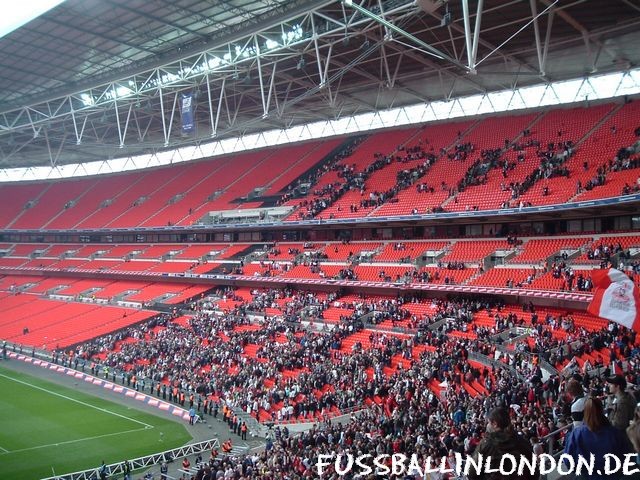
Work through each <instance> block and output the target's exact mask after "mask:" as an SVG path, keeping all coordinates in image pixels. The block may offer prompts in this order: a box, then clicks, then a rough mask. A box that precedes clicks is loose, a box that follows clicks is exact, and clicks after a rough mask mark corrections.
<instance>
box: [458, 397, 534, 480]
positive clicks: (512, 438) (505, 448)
mask: <svg viewBox="0 0 640 480" xmlns="http://www.w3.org/2000/svg"><path fill="white" fill-rule="evenodd" d="M488 418H489V421H488V423H487V432H486V434H485V437H484V438H483V439H482V440H481V441H480V444H479V445H478V447H477V448H476V451H475V453H474V455H475V456H476V457H477V456H478V455H479V454H482V455H483V456H484V457H485V458H486V457H487V456H491V458H492V459H494V462H495V461H496V459H498V458H500V457H501V456H502V455H505V454H512V455H514V456H515V457H516V458H519V456H520V455H523V456H525V457H528V458H529V460H531V457H532V455H533V448H532V446H531V444H530V443H529V442H528V441H527V440H525V439H524V438H522V437H520V436H519V435H518V434H517V433H516V432H515V431H514V429H513V426H512V425H511V419H510V418H509V410H507V409H506V408H505V407H497V408H494V409H493V410H491V412H490V413H489V417H488ZM469 478H470V479H471V480H479V479H482V480H502V479H503V476H502V475H500V474H499V473H485V472H480V475H477V474H476V472H475V471H474V470H473V469H472V471H471V472H470V474H469ZM518 478H522V479H524V480H537V479H538V475H531V473H530V472H528V471H527V469H525V472H524V475H523V476H522V477H518Z"/></svg>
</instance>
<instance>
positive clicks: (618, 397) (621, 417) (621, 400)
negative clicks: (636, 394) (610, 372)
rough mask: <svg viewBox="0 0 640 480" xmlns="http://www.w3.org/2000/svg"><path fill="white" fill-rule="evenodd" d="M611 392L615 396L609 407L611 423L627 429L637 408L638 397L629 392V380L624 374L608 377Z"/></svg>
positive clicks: (621, 428)
mask: <svg viewBox="0 0 640 480" xmlns="http://www.w3.org/2000/svg"><path fill="white" fill-rule="evenodd" d="M607 383H608V384H609V393H610V394H611V395H613V396H614V397H615V398H613V399H612V405H611V407H610V408H609V420H610V421H611V424H612V425H613V426H614V427H616V428H618V429H620V430H626V429H627V427H628V426H629V424H630V422H631V421H632V420H633V416H634V413H635V410H636V404H637V402H636V399H635V398H633V395H631V394H630V393H629V392H627V381H626V380H625V378H624V377H623V376H622V375H614V376H612V377H608V378H607Z"/></svg>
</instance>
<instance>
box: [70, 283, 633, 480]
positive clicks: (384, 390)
mask: <svg viewBox="0 0 640 480" xmlns="http://www.w3.org/2000/svg"><path fill="white" fill-rule="evenodd" d="M219 294H220V295H221V296H222V297H225V298H227V299H234V300H238V301H240V300H241V297H239V296H235V295H234V293H233V291H232V290H230V289H227V290H224V291H220V292H219ZM283 298H286V299H287V304H288V305H291V306H292V307H293V309H292V312H293V311H295V310H299V311H302V310H305V309H307V308H308V307H310V306H312V307H314V308H315V310H314V312H315V314H316V315H317V316H318V318H321V312H322V311H323V310H324V309H326V308H328V307H330V306H340V307H341V308H348V309H350V310H351V312H352V314H351V315H348V316H347V315H345V316H343V317H342V318H341V319H340V323H339V324H338V325H335V326H333V327H332V328H331V329H329V328H326V327H325V328H321V329H320V330H319V331H315V332H313V331H310V330H307V329H305V328H303V326H302V324H301V323H300V319H301V317H300V316H296V315H288V316H286V320H287V321H286V322H283V321H281V320H278V319H273V318H266V317H263V316H259V317H258V319H257V320H256V319H255V318H254V319H253V320H252V319H251V312H260V311H262V310H264V309H265V308H267V307H269V306H274V305H276V303H277V300H279V299H283ZM419 301H420V300H419V299H418V298H412V297H407V298H405V297H398V298H383V297H373V298H367V297H365V296H359V297H357V298H355V299H354V298H351V297H350V300H348V301H341V299H340V297H339V295H338V294H330V295H323V294H315V293H313V292H309V291H295V290H291V289H286V290H255V291H253V292H252V299H251V300H250V301H246V300H245V301H244V302H243V303H242V304H241V305H239V306H238V307H237V308H235V309H234V310H231V311H227V312H225V313H224V314H222V315H220V314H219V313H214V312H212V311H209V310H208V309H205V308H203V307H207V308H208V307H210V306H211V304H210V303H206V302H205V301H202V302H196V303H194V304H193V305H192V309H193V314H194V315H193V317H192V319H191V321H190V324H189V326H180V325H177V324H174V323H173V322H171V317H170V316H166V317H163V318H159V319H154V320H153V321H152V322H150V323H148V324H143V325H140V326H136V327H130V328H129V329H127V330H125V331H123V332H119V333H117V334H113V335H110V336H106V337H103V338H101V339H98V340H96V341H94V342H91V343H89V344H86V345H83V346H81V347H78V349H77V351H76V353H77V356H76V358H77V357H80V358H88V359H91V358H93V357H95V356H96V355H101V356H103V357H104V359H103V361H102V363H103V364H104V365H105V366H106V367H108V368H109V369H111V371H115V370H120V371H123V372H126V373H127V376H128V378H135V380H134V382H135V384H136V386H139V388H141V389H143V390H144V389H145V388H147V389H148V390H149V392H150V393H152V394H156V395H158V396H164V395H165V385H166V391H167V392H168V393H167V394H168V395H169V396H171V400H173V401H175V400H176V398H177V399H178V402H180V401H181V400H182V401H185V400H184V399H185V397H186V401H187V402H193V405H194V408H197V409H198V410H199V411H200V410H201V407H202V406H203V405H206V403H205V402H207V403H208V404H209V405H210V408H211V405H213V404H215V405H216V407H215V410H214V411H213V412H211V411H207V407H204V411H201V414H203V415H209V414H211V415H213V414H214V412H215V414H216V415H217V412H218V408H220V411H222V409H224V408H225V406H229V407H232V408H237V409H242V410H243V411H245V412H250V413H252V414H254V415H261V418H262V419H263V420H264V419H265V418H269V420H271V421H275V422H283V421H286V420H287V419H294V418H295V419H299V418H306V419H315V420H316V421H317V426H316V427H314V428H313V429H312V430H310V431H308V432H306V433H304V434H302V435H301V436H298V437H292V436H291V435H290V434H289V433H288V431H287V430H286V429H284V428H282V427H276V428H275V429H274V430H273V431H272V434H270V435H269V437H268V439H267V445H266V449H265V451H264V452H263V453H256V454H253V455H247V456H243V457H240V458H234V457H229V456H216V458H212V459H211V461H210V463H208V464H206V465H205V464H203V465H202V468H201V470H202V472H203V475H204V472H206V469H209V471H210V472H211V471H213V472H218V471H220V470H222V471H223V472H224V473H225V474H226V472H227V471H228V470H229V469H231V470H232V471H233V472H234V475H235V472H236V471H237V472H239V474H240V475H241V476H244V478H251V479H274V480H275V479H276V478H285V477H284V476H283V474H284V472H287V473H286V475H289V478H292V479H293V478H307V477H315V470H314V468H315V462H316V459H317V456H318V454H320V453H336V452H338V453H339V452H347V451H349V452H352V453H353V452H354V451H363V452H371V453H373V452H376V453H393V452H402V453H405V454H411V453H416V454H417V455H418V456H419V457H420V458H424V459H426V457H427V456H428V455H432V456H434V457H443V456H444V457H447V456H451V455H452V453H454V452H458V453H472V452H473V451H474V450H475V448H476V447H477V445H478V444H479V442H480V441H481V439H482V438H483V436H484V435H485V433H484V431H485V426H486V417H487V415H488V414H489V412H491V411H492V410H493V409H494V408H495V407H499V406H503V407H507V408H508V409H509V411H510V413H511V415H510V416H511V422H512V424H513V428H514V430H515V432H517V433H518V435H520V436H521V438H523V439H525V440H526V441H528V442H530V443H531V444H532V445H534V444H538V443H539V441H540V438H543V437H545V436H546V435H547V434H549V433H550V432H552V431H555V430H557V429H558V428H562V427H564V426H565V425H567V424H568V423H571V403H572V402H571V401H570V400H571V398H570V397H569V396H568V395H567V394H566V393H565V382H566V379H565V376H563V375H560V374H551V376H546V375H543V373H542V370H541V366H540V361H541V360H546V361H549V362H551V363H552V364H554V365H560V364H562V362H563V361H566V360H567V359H569V358H575V357H576V356H579V355H581V354H582V353H590V352H594V351H595V350H598V349H600V348H603V347H605V346H606V347H609V350H610V351H611V356H612V358H610V359H603V362H602V364H601V365H593V366H592V369H594V370H597V369H598V367H602V366H603V365H605V364H609V362H607V360H611V361H613V362H614V364H616V366H617V365H623V362H626V364H627V369H626V370H627V373H628V375H627V377H626V378H627V379H628V380H630V381H632V382H634V383H636V382H637V381H638V380H639V378H638V372H639V371H640V370H639V369H638V365H637V361H638V353H639V350H638V347H637V346H636V337H635V334H634V333H633V332H629V331H626V330H625V329H623V328H621V327H619V326H617V325H616V324H610V325H609V326H607V327H606V328H604V329H602V330H601V331H597V332H594V331H587V330H585V329H584V327H579V328H578V327H576V326H575V324H574V322H573V320H572V319H571V316H570V314H569V315H566V316H563V317H554V316H553V315H551V314H550V313H545V311H544V309H536V307H534V306H533V305H525V306H524V307H523V312H522V314H521V315H520V314H517V313H515V312H513V311H510V312H506V311H505V312H503V310H504V307H505V306H504V305H503V304H502V303H496V302H495V301H494V300H490V299H483V298H457V299H455V298H454V299H448V300H445V299H441V300H434V301H432V302H433V304H432V306H433V309H432V313H430V314H425V315H423V316H416V315H411V314H410V313H408V310H406V309H405V306H406V305H407V304H409V303H414V302H419ZM480 311H488V312H490V313H491V315H492V317H493V318H494V321H495V325H494V326H493V327H491V328H488V327H478V326H477V325H475V324H474V322H473V318H474V314H475V313H477V312H480ZM368 314H371V315H368ZM539 315H541V316H542V317H540V316H539ZM364 316H369V317H370V318H371V320H370V321H371V323H372V324H374V325H376V324H379V323H380V322H382V321H384V320H385V319H391V318H393V319H395V320H397V322H398V324H402V325H408V326H410V327H411V328H412V330H411V331H413V332H414V333H413V334H411V335H406V334H405V335H394V334H391V333H389V332H386V331H376V330H370V333H369V335H368V344H365V345H363V344H362V343H361V342H356V343H354V344H353V345H352V347H351V348H350V349H349V350H348V351H345V350H344V349H342V348H341V345H342V342H343V341H344V340H345V339H346V338H347V337H349V336H351V335H353V334H354V333H356V332H360V331H362V330H363V329H364V328H365V324H364V323H363V321H362V317H364ZM256 322H258V323H259V327H260V328H259V329H249V328H247V327H248V326H249V325H251V324H255V323H256ZM407 322H408V323H407ZM436 322H439V326H438V327H437V328H435V329H434V328H433V326H434V324H436ZM521 325H530V326H532V327H533V334H534V338H535V339H536V340H535V342H534V344H533V345H530V344H527V343H519V344H518V347H517V348H516V349H515V350H513V351H511V353H503V354H502V355H500V354H498V355H496V351H497V350H496V349H497V346H498V345H497V342H494V341H493V340H492V338H493V337H494V336H495V335H496V334H497V333H500V332H502V331H505V330H507V329H510V328H513V327H514V326H521ZM430 327H431V328H430ZM556 329H562V330H563V331H565V332H566V336H564V337H558V336H556V335H553V331H554V330H556ZM455 331H469V332H474V333H475V334H476V338H475V339H473V338H464V337H462V338H461V337H458V336H456V335H452V332H455ZM128 337H130V338H133V339H135V341H128V342H124V343H122V342H120V343H119V344H118V348H115V347H116V344H117V342H119V341H121V340H124V339H126V338H128ZM249 344H253V345H256V346H258V347H257V349H256V354H255V357H251V356H247V355H244V354H243V352H244V349H245V347H246V346H247V345H249ZM417 352H420V353H417ZM472 353H473V354H476V355H485V356H486V357H484V358H487V359H493V358H496V357H497V358H498V360H497V361H493V362H490V363H486V364H481V363H478V362H477V361H471V360H470V357H471V354H472ZM398 358H400V359H401V360H400V361H398ZM142 359H144V361H140V360H142ZM286 372H296V376H292V375H290V374H285V373H286ZM565 373H568V374H570V375H571V374H573V375H580V378H581V385H582V387H583V388H584V390H585V391H589V392H594V393H597V394H599V395H601V396H602V395H606V384H605V382H604V380H603V378H604V377H603V376H602V375H596V376H591V375H589V373H590V371H588V370H587V371H584V370H582V369H580V370H578V369H574V368H573V367H572V364H571V362H570V363H569V364H568V366H567V367H566V369H565ZM607 373H608V372H607ZM471 384H473V385H479V386H476V387H475V388H476V389H478V391H481V392H480V394H477V393H476V394H472V393H469V391H468V389H466V388H465V385H471ZM160 385H161V388H160V389H158V386H160ZM329 385H330V386H331V387H332V388H327V386H329ZM172 390H177V392H178V395H177V396H175V395H173V394H172V393H171V392H172ZM182 393H184V395H181V394H182ZM209 402H211V403H209ZM605 405H606V406H607V407H609V408H613V405H614V403H613V402H612V399H609V398H607V399H605ZM350 408H359V409H362V410H361V411H360V412H359V413H357V414H354V415H353V418H352V420H351V421H350V422H348V423H346V424H344V425H340V424H337V423H332V422H331V421H329V420H328V413H329V412H332V411H335V410H336V409H339V410H347V409H350ZM265 413H266V414H267V415H268V417H265ZM563 438H564V435H561V436H559V437H558V438H556V439H555V440H554V442H555V443H556V445H555V446H556V448H562V446H563V441H564V440H563ZM545 448H546V447H545ZM216 475H217V474H216ZM333 476H335V474H334V473H331V469H329V473H328V476H327V477H326V478H333ZM240 478H242V477H240ZM336 478H337V477H336Z"/></svg>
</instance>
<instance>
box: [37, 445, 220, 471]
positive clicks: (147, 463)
mask: <svg viewBox="0 0 640 480" xmlns="http://www.w3.org/2000/svg"><path fill="white" fill-rule="evenodd" d="M219 447H220V442H218V440H217V439H212V440H205V441H204V442H199V443H191V444H189V445H185V446H183V447H179V448H173V449H171V450H165V451H164V452H159V453H154V454H152V455H146V456H144V457H139V458H134V459H133V460H128V462H129V465H130V466H131V470H132V471H135V470H140V469H143V468H149V467H153V466H155V465H158V464H160V463H162V462H164V461H173V460H175V459H178V458H183V457H188V456H190V455H197V454H199V453H203V452H206V451H210V450H211V449H213V448H215V449H218V448H219ZM105 472H106V474H107V477H114V478H116V477H117V476H118V475H123V474H124V462H120V463H113V464H111V465H106V467H105ZM99 478H100V473H99V468H92V469H89V470H83V471H80V472H74V473H67V474H64V475H56V476H54V477H47V478H46V479H43V480H97V479H99Z"/></svg>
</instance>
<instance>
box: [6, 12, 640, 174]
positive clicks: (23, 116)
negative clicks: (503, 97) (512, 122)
mask: <svg viewBox="0 0 640 480" xmlns="http://www.w3.org/2000/svg"><path fill="white" fill-rule="evenodd" d="M638 65H640V3H639V2H638V1H637V0H608V1H602V0H511V1H509V0H506V1H505V0H448V1H443V0H227V1H220V0H154V1H153V2H149V1H144V0H134V1H132V0H66V1H64V2H63V3H61V4H59V5H58V6H56V7H54V8H53V9H51V10H49V11H48V12H46V13H45V14H43V15H42V16H40V17H38V18H36V19H35V20H32V21H31V22H29V23H27V24H25V25H23V26H22V27H20V28H18V29H16V30H15V31H13V32H11V33H9V34H8V35H6V36H5V37H3V38H0V168H2V169H10V168H16V167H34V166H48V167H58V166H63V165H66V164H77V163H83V162H93V161H96V160H106V159H112V158H119V157H133V156H135V155H142V154H147V155H148V154H158V153H161V152H163V151H167V150H173V149H176V148H178V147H181V146H185V145H192V146H193V145H199V144H201V143H204V142H208V141H211V140H212V139H224V138H237V137H242V136H244V135H248V134H253V133H256V132H263V131H269V130H278V129H286V128H290V127H293V126H296V125H303V124H310V123H313V122H322V121H328V120H339V119H341V118H346V117H349V116H352V115H358V114H363V113H368V112H376V111H381V110H382V111H383V110H385V109H390V108H397V107H403V106H409V105H415V104H422V105H426V104H429V103H431V102H436V101H443V100H444V101H449V100H451V99H455V98H459V97H465V96H470V95H478V94H480V95H486V94H488V93H490V92H496V91H505V90H515V89H520V88H523V87H527V86H532V85H545V84H551V83H553V82H561V81H564V80H570V79H579V78H584V77H585V76H589V75H594V74H596V73H597V74H600V73H608V72H625V71H630V70H632V69H634V68H635V67H636V66H638ZM185 98H189V99H190V101H191V102H192V110H191V111H190V112H188V113H190V115H191V117H192V118H191V119H189V120H193V129H192V130H190V131H188V132H186V131H185V129H184V128H183V127H184V126H183V120H185V119H186V115H187V114H186V113H185V112H186V110H184V111H183V100H184V99H185ZM584 99H586V100H588V95H585V96H584ZM184 105H185V108H186V104H184Z"/></svg>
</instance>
